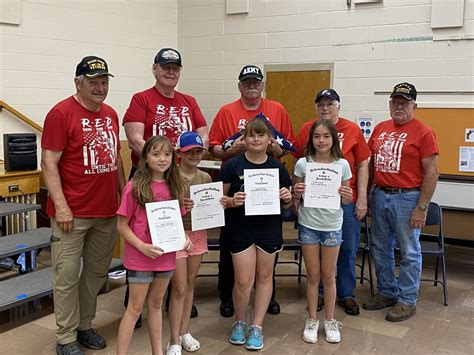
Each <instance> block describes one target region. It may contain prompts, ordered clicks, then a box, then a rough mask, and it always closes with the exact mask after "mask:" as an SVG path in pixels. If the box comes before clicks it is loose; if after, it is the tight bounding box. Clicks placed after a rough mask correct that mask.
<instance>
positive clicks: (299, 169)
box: [294, 157, 306, 179]
mask: <svg viewBox="0 0 474 355" xmlns="http://www.w3.org/2000/svg"><path fill="white" fill-rule="evenodd" d="M305 163H306V158H304V157H303V158H300V159H298V161H297V162H296V165H295V170H294V174H295V176H297V177H299V178H302V179H303V178H304V176H305V174H306V171H305V170H306V164H305Z"/></svg>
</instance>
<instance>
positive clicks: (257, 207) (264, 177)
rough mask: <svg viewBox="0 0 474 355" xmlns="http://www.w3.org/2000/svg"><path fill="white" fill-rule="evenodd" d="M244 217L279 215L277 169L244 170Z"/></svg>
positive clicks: (278, 176)
mask: <svg viewBox="0 0 474 355" xmlns="http://www.w3.org/2000/svg"><path fill="white" fill-rule="evenodd" d="M244 190H245V215H246V216H258V215H270V214H280V192H279V191H280V175H279V172H278V169H244Z"/></svg>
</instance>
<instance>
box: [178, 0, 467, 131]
mask: <svg viewBox="0 0 474 355" xmlns="http://www.w3.org/2000/svg"><path fill="white" fill-rule="evenodd" d="M355 2H356V1H355V0H353V1H352V5H351V6H347V4H346V1H345V0H249V4H250V10H249V13H248V14H237V15H226V1H225V0H194V1H186V0H180V1H178V43H179V47H180V49H181V50H182V52H183V57H184V60H185V68H184V70H183V73H182V78H183V80H182V84H181V89H182V90H184V91H187V92H189V93H191V94H194V95H196V96H197V97H198V100H199V103H200V105H201V106H202V108H203V109H204V112H205V115H206V117H207V119H208V121H209V122H211V121H212V119H213V117H214V115H215V113H216V112H217V110H218V109H219V107H220V106H221V105H223V104H224V103H227V102H230V101H231V100H234V99H235V98H236V97H237V96H238V92H237V79H236V77H237V75H238V72H239V70H240V68H241V67H242V66H243V65H245V64H249V63H253V64H256V65H259V66H262V67H264V66H266V65H269V64H300V63H334V73H333V82H334V87H335V88H336V89H337V91H338V92H339V94H340V95H341V96H342V99H343V105H342V114H343V115H344V116H345V117H348V118H352V119H355V118H356V117H359V116H360V115H361V114H362V113H364V114H367V115H370V116H372V117H374V118H375V120H376V121H380V120H383V119H385V118H386V117H387V115H388V112H387V95H381V94H378V95H376V94H374V92H381V91H390V89H391V88H392V87H393V85H394V84H396V83H398V82H400V81H404V80H407V81H410V82H413V83H414V84H415V85H416V86H417V87H418V89H419V90H420V91H437V92H440V93H441V94H426V95H420V97H419V106H420V107H424V106H425V107H426V106H433V105H434V106H436V105H438V106H448V107H454V106H456V107H473V105H474V104H473V101H474V99H473V95H472V91H473V90H474V81H473V70H474V61H473V51H474V41H473V38H474V1H473V0H466V1H465V2H464V19H463V26H462V27H458V28H447V29H432V28H431V10H432V0H383V1H380V2H376V3H366V4H355ZM462 91H468V92H469V91H470V92H471V94H459V92H462Z"/></svg>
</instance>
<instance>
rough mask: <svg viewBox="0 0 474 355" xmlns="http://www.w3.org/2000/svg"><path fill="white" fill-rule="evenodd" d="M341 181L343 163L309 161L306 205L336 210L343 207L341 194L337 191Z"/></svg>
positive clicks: (305, 195) (307, 165)
mask: <svg viewBox="0 0 474 355" xmlns="http://www.w3.org/2000/svg"><path fill="white" fill-rule="evenodd" d="M341 181H342V165H339V164H320V163H307V164H306V180H305V183H306V189H305V191H304V206H305V207H316V208H328V209H334V210H338V209H339V208H341V195H340V194H339V192H337V190H338V189H339V186H341Z"/></svg>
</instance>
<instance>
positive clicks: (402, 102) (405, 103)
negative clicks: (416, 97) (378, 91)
mask: <svg viewBox="0 0 474 355" xmlns="http://www.w3.org/2000/svg"><path fill="white" fill-rule="evenodd" d="M411 102H413V101H412V100H390V105H392V106H394V107H398V106H401V107H407V106H408V105H409V104H410V103H411Z"/></svg>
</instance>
